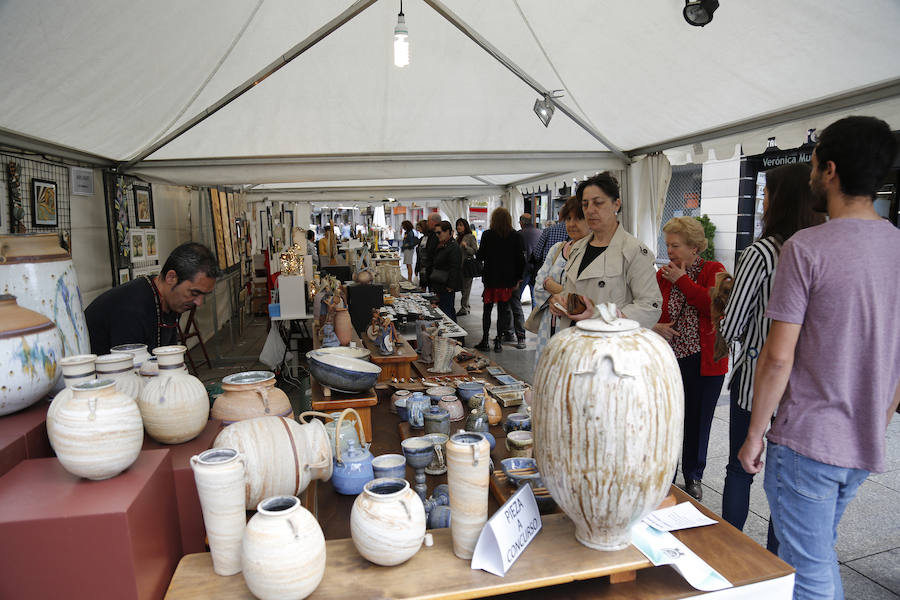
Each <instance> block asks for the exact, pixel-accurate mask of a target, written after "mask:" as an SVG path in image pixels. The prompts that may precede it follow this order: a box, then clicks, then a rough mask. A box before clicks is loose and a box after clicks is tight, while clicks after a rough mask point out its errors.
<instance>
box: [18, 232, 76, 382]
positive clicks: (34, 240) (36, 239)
mask: <svg viewBox="0 0 900 600" xmlns="http://www.w3.org/2000/svg"><path fill="white" fill-rule="evenodd" d="M0 294H12V295H14V296H16V297H17V298H18V300H19V305H20V306H24V307H25V308H27V309H30V310H33V311H35V312H39V313H41V314H42V315H44V316H45V317H47V318H48V319H50V320H51V321H53V322H54V323H55V324H56V327H57V328H58V329H59V336H60V338H61V341H62V348H63V354H62V355H61V356H70V355H74V354H88V353H89V352H90V351H91V341H90V339H89V338H88V331H87V323H86V321H85V319H84V305H83V303H82V302H81V290H80V289H79V288H78V277H77V275H76V273H75V266H74V265H73V264H72V256H71V255H70V254H69V253H68V252H67V251H66V250H63V248H62V247H61V246H60V245H59V236H58V235H57V234H55V233H33V234H24V235H23V234H19V235H0ZM54 385H55V387H54V389H61V388H62V383H61V382H59V383H58V384H57V382H54Z"/></svg>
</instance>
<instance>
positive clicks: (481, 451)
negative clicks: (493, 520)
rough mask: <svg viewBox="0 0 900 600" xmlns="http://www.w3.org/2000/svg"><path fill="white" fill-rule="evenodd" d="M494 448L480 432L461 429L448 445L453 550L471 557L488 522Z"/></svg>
mask: <svg viewBox="0 0 900 600" xmlns="http://www.w3.org/2000/svg"><path fill="white" fill-rule="evenodd" d="M490 458H491V447H490V444H489V443H488V441H487V439H485V437H484V436H483V435H481V434H480V433H473V432H468V431H460V432H458V433H456V434H454V435H453V436H452V437H451V438H450V440H449V441H448V442H447V445H446V459H447V484H448V485H449V487H450V514H451V517H450V535H451V537H452V538H453V553H454V554H456V556H458V557H459V558H462V559H470V558H472V555H473V554H474V553H475V543H476V542H477V541H478V536H479V535H480V534H481V529H482V528H483V527H484V524H485V523H486V522H487V513H488V483H489V480H490V474H491V473H490Z"/></svg>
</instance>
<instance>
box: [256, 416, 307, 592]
mask: <svg viewBox="0 0 900 600" xmlns="http://www.w3.org/2000/svg"><path fill="white" fill-rule="evenodd" d="M273 418H277V417H273ZM241 570H242V571H243V574H244V581H245V582H246V583H247V587H248V588H249V589H250V592H251V593H252V594H253V595H254V596H256V597H257V598H259V599H260V600H287V599H301V598H306V597H307V596H309V595H310V594H312V593H313V591H315V589H316V588H317V587H318V586H319V583H320V582H321V581H322V577H323V576H324V575H325V536H324V535H322V529H321V528H320V527H319V523H318V522H316V518H315V517H313V516H312V514H311V513H310V512H309V511H308V510H306V509H305V508H303V507H302V506H300V500H298V499H297V498H295V497H293V496H274V497H270V498H266V499H265V500H263V501H262V502H260V503H259V505H258V506H257V507H256V514H255V515H253V517H252V518H251V519H250V522H248V523H247V528H246V529H245V530H244V541H243V545H242V551H241Z"/></svg>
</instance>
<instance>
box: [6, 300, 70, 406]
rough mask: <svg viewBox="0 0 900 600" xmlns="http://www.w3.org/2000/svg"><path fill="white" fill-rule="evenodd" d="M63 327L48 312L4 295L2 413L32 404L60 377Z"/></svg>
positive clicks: (48, 390) (45, 393)
mask: <svg viewBox="0 0 900 600" xmlns="http://www.w3.org/2000/svg"><path fill="white" fill-rule="evenodd" d="M62 356H63V345H62V340H61V339H60V337H59V330H58V329H57V327H56V326H55V325H54V324H53V323H52V322H50V321H49V320H48V319H47V318H46V317H45V316H44V315H42V314H40V313H38V312H36V311H33V310H29V309H27V308H23V307H21V306H19V305H18V304H17V303H16V299H15V297H13V296H10V295H2V296H0V373H2V376H0V380H2V381H3V385H0V416H2V415H8V414H10V413H14V412H16V411H17V410H22V409H23V408H25V407H28V406H31V405H32V404H34V403H35V402H37V401H38V400H40V399H41V398H43V397H44V396H46V395H47V394H48V393H49V392H50V390H51V389H52V388H53V386H54V384H55V383H56V381H57V380H58V379H59V373H60V369H59V360H60V359H61V358H62Z"/></svg>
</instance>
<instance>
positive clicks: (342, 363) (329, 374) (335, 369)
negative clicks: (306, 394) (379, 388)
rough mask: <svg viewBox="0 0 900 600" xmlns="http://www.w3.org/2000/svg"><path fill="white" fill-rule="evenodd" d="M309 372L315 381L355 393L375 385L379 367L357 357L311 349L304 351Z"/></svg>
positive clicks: (340, 390)
mask: <svg viewBox="0 0 900 600" xmlns="http://www.w3.org/2000/svg"><path fill="white" fill-rule="evenodd" d="M306 360H307V363H308V364H309V372H310V373H312V376H313V377H315V378H316V381H318V382H319V383H321V384H322V385H324V386H327V387H330V388H331V389H333V390H337V391H339V392H347V393H350V394H355V393H358V392H364V391H366V390H368V389H369V388H371V387H372V386H374V385H375V382H376V381H377V380H378V375H379V374H380V373H381V367H379V366H378V365H373V364H372V363H370V362H368V361H365V360H360V359H358V358H347V357H346V356H340V355H338V354H329V353H324V352H319V351H318V350H313V351H311V352H307V353H306Z"/></svg>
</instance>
